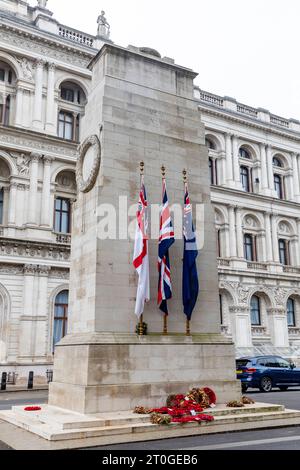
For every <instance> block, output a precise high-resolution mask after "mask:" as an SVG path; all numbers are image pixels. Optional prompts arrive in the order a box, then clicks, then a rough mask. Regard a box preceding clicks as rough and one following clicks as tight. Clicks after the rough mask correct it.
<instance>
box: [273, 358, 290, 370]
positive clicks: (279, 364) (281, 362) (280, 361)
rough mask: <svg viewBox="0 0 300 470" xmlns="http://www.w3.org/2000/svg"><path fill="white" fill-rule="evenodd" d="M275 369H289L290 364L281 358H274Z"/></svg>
mask: <svg viewBox="0 0 300 470" xmlns="http://www.w3.org/2000/svg"><path fill="white" fill-rule="evenodd" d="M276 362H277V367H282V368H284V369H290V367H291V366H290V363H289V362H288V361H286V360H285V359H283V358H282V357H276Z"/></svg>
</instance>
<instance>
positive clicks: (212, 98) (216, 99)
mask: <svg viewBox="0 0 300 470" xmlns="http://www.w3.org/2000/svg"><path fill="white" fill-rule="evenodd" d="M197 91H198V93H197ZM197 95H198V96H197ZM195 96H196V98H200V101H206V102H207V103H210V104H214V105H216V106H220V107H223V105H224V99H223V98H221V96H218V95H214V94H213V93H208V92H207V91H202V90H200V89H197V88H196V92H195Z"/></svg>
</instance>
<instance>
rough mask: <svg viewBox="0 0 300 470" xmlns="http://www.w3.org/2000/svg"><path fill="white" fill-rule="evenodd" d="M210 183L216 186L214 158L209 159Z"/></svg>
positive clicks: (215, 163)
mask: <svg viewBox="0 0 300 470" xmlns="http://www.w3.org/2000/svg"><path fill="white" fill-rule="evenodd" d="M209 174H210V183H211V184H217V161H216V160H215V159H214V158H210V159H209Z"/></svg>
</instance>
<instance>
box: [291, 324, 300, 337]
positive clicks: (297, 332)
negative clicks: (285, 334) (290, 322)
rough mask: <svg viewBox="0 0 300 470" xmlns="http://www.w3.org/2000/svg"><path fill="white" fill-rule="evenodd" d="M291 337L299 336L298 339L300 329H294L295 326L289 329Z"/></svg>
mask: <svg viewBox="0 0 300 470" xmlns="http://www.w3.org/2000/svg"><path fill="white" fill-rule="evenodd" d="M289 336H293V337H295V336H297V337H300V328H296V327H293V326H290V327H289Z"/></svg>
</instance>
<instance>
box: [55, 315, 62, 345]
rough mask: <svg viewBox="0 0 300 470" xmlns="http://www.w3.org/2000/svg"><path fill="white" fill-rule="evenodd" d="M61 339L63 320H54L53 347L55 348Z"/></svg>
mask: <svg viewBox="0 0 300 470" xmlns="http://www.w3.org/2000/svg"><path fill="white" fill-rule="evenodd" d="M62 337H63V320H54V328H53V346H55V345H56V344H57V343H59V341H60V340H61V339H62Z"/></svg>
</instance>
